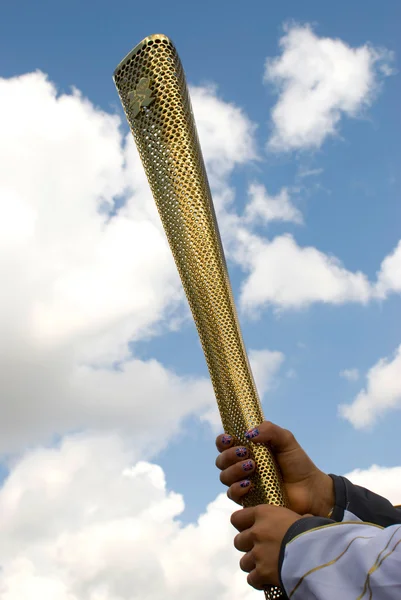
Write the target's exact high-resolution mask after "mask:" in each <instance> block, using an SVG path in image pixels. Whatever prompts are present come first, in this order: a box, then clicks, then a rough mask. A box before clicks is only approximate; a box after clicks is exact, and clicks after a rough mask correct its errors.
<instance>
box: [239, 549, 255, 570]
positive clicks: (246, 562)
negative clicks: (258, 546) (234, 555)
mask: <svg viewBox="0 0 401 600" xmlns="http://www.w3.org/2000/svg"><path fill="white" fill-rule="evenodd" d="M239 566H240V568H241V569H242V570H243V571H245V573H250V572H251V571H253V569H254V568H255V567H256V563H255V560H254V558H253V554H252V550H251V551H250V552H247V553H246V554H244V556H243V557H242V558H241V560H240V561H239Z"/></svg>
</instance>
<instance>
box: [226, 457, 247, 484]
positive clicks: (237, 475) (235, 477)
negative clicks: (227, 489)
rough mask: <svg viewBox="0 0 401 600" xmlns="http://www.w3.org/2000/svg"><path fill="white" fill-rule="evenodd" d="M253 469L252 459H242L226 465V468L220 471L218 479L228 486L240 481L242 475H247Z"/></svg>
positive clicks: (242, 477)
mask: <svg viewBox="0 0 401 600" xmlns="http://www.w3.org/2000/svg"><path fill="white" fill-rule="evenodd" d="M254 471H255V463H254V461H253V460H250V459H248V460H245V461H244V460H243V461H242V462H239V463H237V464H236V465H232V466H231V467H228V469H224V471H222V472H221V473H220V481H221V483H223V484H224V485H227V486H230V485H232V484H233V483H235V482H236V481H241V480H242V479H244V477H249V475H251V474H252V473H253V472H254Z"/></svg>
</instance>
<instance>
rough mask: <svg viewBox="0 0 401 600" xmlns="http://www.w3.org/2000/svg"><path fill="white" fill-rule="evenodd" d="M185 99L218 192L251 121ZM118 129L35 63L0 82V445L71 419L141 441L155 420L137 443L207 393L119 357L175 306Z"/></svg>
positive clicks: (129, 143) (140, 174)
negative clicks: (37, 69)
mask: <svg viewBox="0 0 401 600" xmlns="http://www.w3.org/2000/svg"><path fill="white" fill-rule="evenodd" d="M27 99H28V100H27ZM192 99H193V104H194V112H195V115H196V119H197V122H198V127H199V135H200V138H201V141H202V146H203V150H204V154H205V159H206V162H207V164H208V168H209V171H210V172H211V174H212V178H213V181H214V184H215V186H216V189H217V191H218V194H219V197H221V198H222V199H223V200H224V201H225V200H226V199H227V201H228V200H229V194H227V190H229V188H228V177H229V175H230V172H231V170H232V169H233V168H234V167H235V165H237V164H242V163H244V162H246V161H247V160H249V159H252V158H253V157H255V156H256V151H255V148H254V141H253V131H254V126H253V125H252V123H251V122H250V121H249V120H248V119H247V118H246V116H245V115H244V114H243V113H242V112H241V110H240V109H238V108H236V107H235V106H233V105H231V104H227V103H225V102H224V101H223V100H221V99H219V98H217V96H215V92H214V90H212V89H209V88H192ZM120 126H121V123H120V120H119V118H118V117H116V116H114V115H110V114H107V113H105V112H103V111H101V110H99V109H97V108H95V107H94V106H93V105H92V104H91V103H90V102H89V101H88V100H87V99H85V98H83V97H82V95H80V93H79V92H78V91H74V92H73V93H71V94H58V93H57V90H56V87H55V86H54V85H53V84H52V83H51V82H50V81H49V80H48V79H47V78H46V76H45V75H44V74H43V73H40V72H36V73H30V74H27V75H23V76H20V77H14V78H11V79H0V130H1V132H2V134H1V137H0V208H1V211H2V220H1V224H0V229H1V231H0V280H1V282H2V293H1V295H0V329H1V331H2V336H1V339H0V365H1V366H0V369H1V377H0V380H1V386H0V398H1V401H0V402H1V406H2V419H1V424H0V452H1V451H3V452H6V451H14V450H16V449H18V448H20V447H22V446H23V445H24V444H32V443H35V442H37V441H38V440H44V439H49V437H50V436H52V435H53V434H55V433H58V434H63V433H65V432H68V431H70V430H71V429H73V430H76V429H77V428H80V427H82V428H85V427H91V428H94V429H96V428H99V429H107V428H112V429H119V428H121V429H130V430H131V431H132V433H133V434H134V435H135V437H136V439H137V440H138V444H140V440H141V439H143V438H144V436H146V432H145V429H144V426H145V424H149V423H151V422H152V423H153V421H154V420H155V421H156V425H155V428H154V430H152V433H151V434H149V435H150V436H151V438H152V439H153V442H152V443H150V440H149V439H148V440H147V446H148V447H151V446H152V444H153V443H156V445H160V444H164V443H165V442H166V440H167V439H168V437H169V436H170V435H173V434H174V432H175V431H176V430H177V428H178V427H179V423H180V420H181V419H182V418H184V417H185V416H186V415H188V414H190V413H195V412H204V411H205V410H206V409H207V407H208V406H210V404H211V403H213V402H214V400H213V394H212V391H211V386H210V383H209V381H207V380H204V379H198V378H192V379H191V378H183V377H178V376H177V375H176V374H175V373H173V372H172V371H171V370H168V369H165V368H164V367H163V365H160V364H159V363H157V362H155V361H140V360H137V359H135V358H133V357H132V356H131V352H130V348H129V346H128V343H129V342H135V341H136V340H139V339H146V338H148V337H150V336H152V335H155V334H156V333H160V332H161V333H163V332H165V331H166V329H168V328H169V327H176V325H177V320H180V319H182V315H183V314H184V315H187V311H188V309H187V307H186V304H185V303H183V292H182V288H181V283H180V281H179V277H178V274H177V270H176V267H175V265H174V262H173V259H172V255H171V252H170V249H169V247H168V244H167V241H166V238H165V234H164V232H163V229H162V226H161V223H160V218H159V216H158V213H157V210H156V207H155V203H154V201H153V199H152V197H151V193H150V190H149V185H148V183H147V181H146V177H145V174H144V171H143V168H142V165H141V162H140V159H139V156H138V153H137V150H136V148H135V145H134V142H133V140H132V139H131V136H130V135H129V136H128V137H127V139H126V140H124V139H123V137H122V134H121V131H120ZM120 201H122V206H120V207H118V206H119V205H118V204H117V202H120ZM120 203H121V202H120ZM110 214H112V215H113V216H112V217H111V216H110ZM116 361H117V362H119V363H120V365H121V366H120V369H119V370H113V368H112V366H113V365H114V363H115V362H116ZM188 396H191V403H188V401H187V399H188ZM167 407H168V408H167Z"/></svg>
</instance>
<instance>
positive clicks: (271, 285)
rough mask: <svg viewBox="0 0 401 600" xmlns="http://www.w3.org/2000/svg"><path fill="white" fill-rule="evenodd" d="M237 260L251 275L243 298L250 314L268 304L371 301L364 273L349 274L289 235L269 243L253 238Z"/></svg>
mask: <svg viewBox="0 0 401 600" xmlns="http://www.w3.org/2000/svg"><path fill="white" fill-rule="evenodd" d="M244 246H245V244H244ZM238 257H239V258H238V259H239V260H240V261H241V262H242V264H243V265H244V266H245V267H246V268H247V269H248V270H249V271H250V275H249V276H248V278H247V279H246V280H245V281H244V284H243V287H242V293H241V298H240V302H241V306H242V308H243V309H245V310H248V311H252V310H254V309H257V308H260V307H261V306H263V305H268V304H272V305H275V306H279V307H282V308H300V307H305V306H308V305H309V304H311V303H313V302H328V303H332V304H341V303H343V302H362V303H365V302H367V301H368V300H369V298H370V293H371V290H370V284H369V282H368V280H367V278H366V276H365V275H364V274H363V273H361V272H357V273H352V272H350V271H347V269H345V268H344V267H343V266H342V265H341V263H340V261H339V260H337V259H336V258H334V257H331V256H327V255H326V254H324V253H323V252H319V250H317V249H316V248H313V247H306V248H301V247H300V246H298V245H297V244H296V242H295V240H294V239H293V238H292V236H290V235H284V236H279V237H276V238H274V240H273V241H272V242H270V243H269V242H267V241H264V240H262V239H260V238H259V240H257V239H256V238H254V240H253V243H252V244H250V243H249V240H248V242H247V244H246V247H245V248H244V250H243V253H242V255H238Z"/></svg>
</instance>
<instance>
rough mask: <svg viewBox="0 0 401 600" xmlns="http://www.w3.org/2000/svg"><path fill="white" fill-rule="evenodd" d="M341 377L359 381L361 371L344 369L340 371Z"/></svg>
mask: <svg viewBox="0 0 401 600" xmlns="http://www.w3.org/2000/svg"><path fill="white" fill-rule="evenodd" d="M340 377H343V378H344V379H348V381H358V379H359V371H358V369H344V370H343V371H340Z"/></svg>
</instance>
